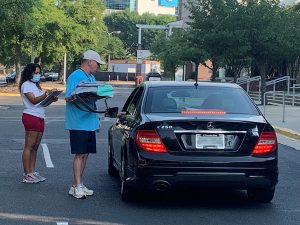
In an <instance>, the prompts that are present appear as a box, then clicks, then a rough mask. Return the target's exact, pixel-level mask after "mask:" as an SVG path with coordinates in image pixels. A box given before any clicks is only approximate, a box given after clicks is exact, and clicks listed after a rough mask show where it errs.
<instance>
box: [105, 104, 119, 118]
mask: <svg viewBox="0 0 300 225" xmlns="http://www.w3.org/2000/svg"><path fill="white" fill-rule="evenodd" d="M118 111H119V107H112V108H108V109H107V110H106V112H105V115H104V116H105V117H110V118H116V117H117V116H118Z"/></svg>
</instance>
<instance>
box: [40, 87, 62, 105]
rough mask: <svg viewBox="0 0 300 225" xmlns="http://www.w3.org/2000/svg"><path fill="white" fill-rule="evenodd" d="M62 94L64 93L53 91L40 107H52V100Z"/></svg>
mask: <svg viewBox="0 0 300 225" xmlns="http://www.w3.org/2000/svg"><path fill="white" fill-rule="evenodd" d="M61 93H62V91H53V92H51V93H50V94H49V95H48V96H47V98H45V99H44V100H43V101H41V102H40V105H41V106H43V107H46V106H48V105H50V104H51V103H52V100H53V99H54V98H56V97H58V96H59V95H60V94H61Z"/></svg>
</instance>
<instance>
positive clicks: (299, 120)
mask: <svg viewBox="0 0 300 225" xmlns="http://www.w3.org/2000/svg"><path fill="white" fill-rule="evenodd" d="M258 107H259V109H260V110H261V112H262V113H265V117H266V119H267V120H268V121H269V122H270V123H271V124H272V126H273V127H274V128H275V130H276V133H277V137H278V142H279V143H281V144H284V145H288V146H290V147H293V148H295V149H298V150H300V116H299V115H300V107H297V106H294V107H292V106H287V105H286V106H285V108H283V106H282V105H278V106H274V105H268V106H266V107H265V112H264V107H263V106H258ZM283 109H285V110H283Z"/></svg>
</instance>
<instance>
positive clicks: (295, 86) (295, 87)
mask: <svg viewBox="0 0 300 225" xmlns="http://www.w3.org/2000/svg"><path fill="white" fill-rule="evenodd" d="M297 88H300V84H293V102H292V105H293V106H295V96H296V89H297ZM297 95H300V94H297Z"/></svg>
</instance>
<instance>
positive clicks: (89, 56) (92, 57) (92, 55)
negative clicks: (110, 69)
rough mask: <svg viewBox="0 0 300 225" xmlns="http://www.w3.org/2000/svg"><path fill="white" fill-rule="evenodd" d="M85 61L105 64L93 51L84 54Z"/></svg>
mask: <svg viewBox="0 0 300 225" xmlns="http://www.w3.org/2000/svg"><path fill="white" fill-rule="evenodd" d="M83 59H89V60H95V61H96V62H97V63H99V64H105V62H104V61H102V60H101V58H100V55H99V54H98V53H97V52H95V51H93V50H87V51H86V52H84V53H83Z"/></svg>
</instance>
